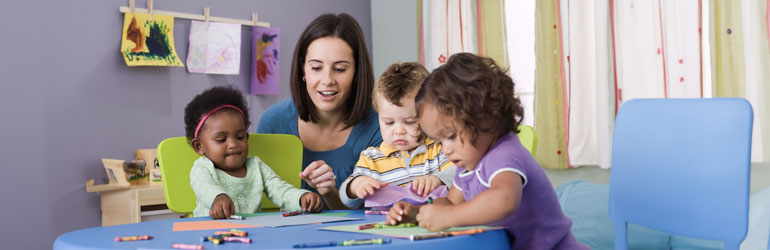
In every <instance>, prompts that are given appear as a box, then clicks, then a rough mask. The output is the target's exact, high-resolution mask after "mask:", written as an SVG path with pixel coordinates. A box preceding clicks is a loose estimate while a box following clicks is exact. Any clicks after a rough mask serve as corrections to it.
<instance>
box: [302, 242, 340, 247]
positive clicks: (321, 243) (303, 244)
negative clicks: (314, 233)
mask: <svg viewBox="0 0 770 250" xmlns="http://www.w3.org/2000/svg"><path fill="white" fill-rule="evenodd" d="M333 246H337V242H334V241H326V242H314V243H302V244H296V245H294V248H311V247H333Z"/></svg>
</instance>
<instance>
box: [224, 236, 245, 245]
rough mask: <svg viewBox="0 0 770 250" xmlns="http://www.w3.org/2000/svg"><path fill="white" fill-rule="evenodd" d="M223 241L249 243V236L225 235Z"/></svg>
mask: <svg viewBox="0 0 770 250" xmlns="http://www.w3.org/2000/svg"><path fill="white" fill-rule="evenodd" d="M225 241H227V242H232V241H237V242H241V243H249V244H251V238H244V237H225Z"/></svg>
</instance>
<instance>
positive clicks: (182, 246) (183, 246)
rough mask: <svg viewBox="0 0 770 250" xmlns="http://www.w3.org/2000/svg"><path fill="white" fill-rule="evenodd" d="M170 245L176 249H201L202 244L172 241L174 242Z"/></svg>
mask: <svg viewBox="0 0 770 250" xmlns="http://www.w3.org/2000/svg"><path fill="white" fill-rule="evenodd" d="M171 247H173V248H176V249H203V245H195V244H184V243H174V244H171Z"/></svg>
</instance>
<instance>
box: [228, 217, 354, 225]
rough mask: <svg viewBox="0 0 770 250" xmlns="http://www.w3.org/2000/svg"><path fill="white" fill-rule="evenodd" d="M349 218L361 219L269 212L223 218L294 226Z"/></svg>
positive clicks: (240, 222)
mask: <svg viewBox="0 0 770 250" xmlns="http://www.w3.org/2000/svg"><path fill="white" fill-rule="evenodd" d="M350 220H362V219H361V218H347V217H340V216H328V215H316V214H303V215H295V216H288V217H283V215H282V214H269V215H262V216H254V217H247V218H246V219H245V220H224V221H228V222H231V223H237V224H247V225H259V226H266V227H282V226H295V225H307V224H315V223H326V222H335V221H350Z"/></svg>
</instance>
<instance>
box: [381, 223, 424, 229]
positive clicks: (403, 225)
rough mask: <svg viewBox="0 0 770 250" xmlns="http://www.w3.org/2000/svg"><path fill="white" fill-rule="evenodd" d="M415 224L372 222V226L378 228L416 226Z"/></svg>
mask: <svg viewBox="0 0 770 250" xmlns="http://www.w3.org/2000/svg"><path fill="white" fill-rule="evenodd" d="M416 226H417V225H416V224H414V223H401V224H398V225H387V224H385V223H377V224H374V228H377V229H380V228H406V227H416Z"/></svg>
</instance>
